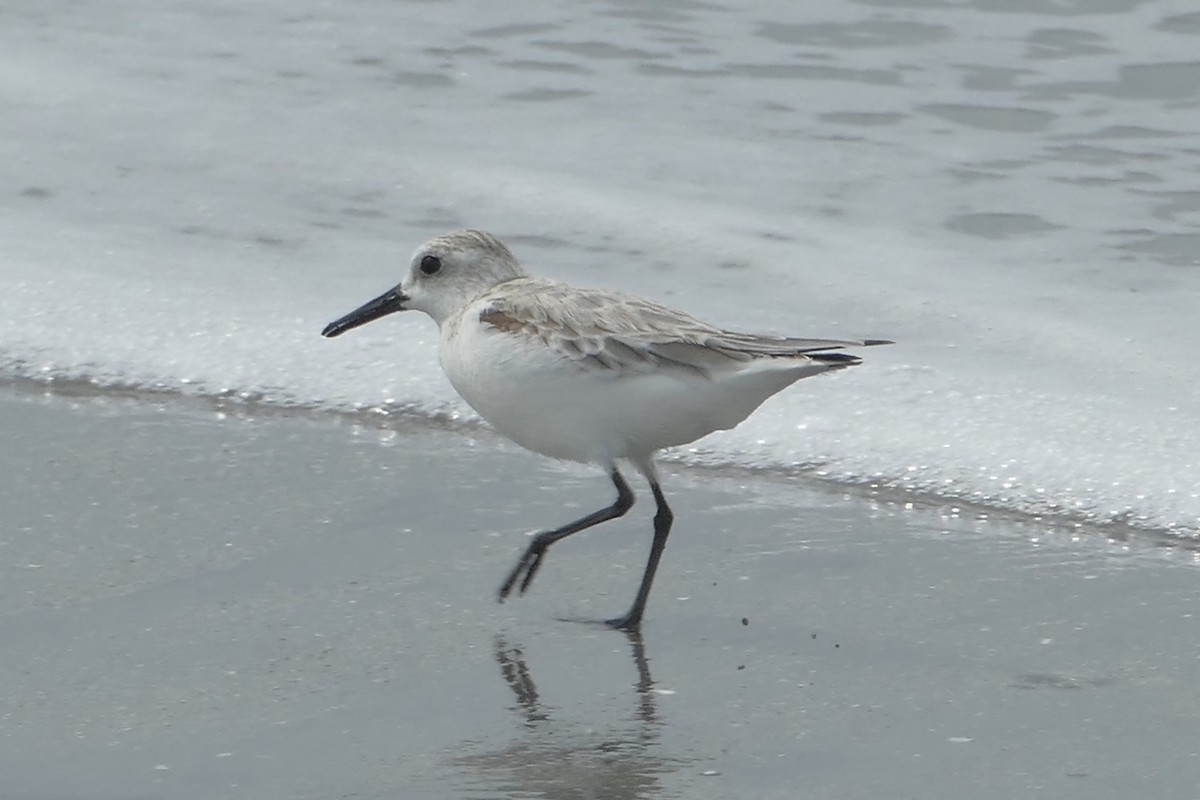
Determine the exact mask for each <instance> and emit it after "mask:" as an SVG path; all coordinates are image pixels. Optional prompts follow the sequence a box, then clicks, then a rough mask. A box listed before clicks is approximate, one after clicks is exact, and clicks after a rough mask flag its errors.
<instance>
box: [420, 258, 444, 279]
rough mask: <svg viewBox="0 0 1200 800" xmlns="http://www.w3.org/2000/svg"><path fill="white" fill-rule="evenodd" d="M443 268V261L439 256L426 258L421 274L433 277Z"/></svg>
mask: <svg viewBox="0 0 1200 800" xmlns="http://www.w3.org/2000/svg"><path fill="white" fill-rule="evenodd" d="M441 268H442V260H441V259H440V258H438V257H437V256H425V257H424V258H422V259H421V272H424V273H425V274H426V275H432V274H433V273H435V272H437V271H438V270H439V269H441Z"/></svg>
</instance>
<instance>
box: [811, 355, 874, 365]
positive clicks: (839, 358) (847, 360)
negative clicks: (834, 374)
mask: <svg viewBox="0 0 1200 800" xmlns="http://www.w3.org/2000/svg"><path fill="white" fill-rule="evenodd" d="M805 355H806V356H808V357H809V358H810V359H811V360H813V361H816V362H817V363H818V364H840V365H841V366H843V367H852V366H854V365H855V364H861V363H862V359H861V358H859V357H858V356H856V355H853V354H851V353H805Z"/></svg>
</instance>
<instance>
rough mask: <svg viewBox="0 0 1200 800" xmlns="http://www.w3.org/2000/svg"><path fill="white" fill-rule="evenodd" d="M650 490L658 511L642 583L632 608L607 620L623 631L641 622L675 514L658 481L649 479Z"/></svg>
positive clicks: (639, 624)
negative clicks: (620, 615) (622, 614)
mask: <svg viewBox="0 0 1200 800" xmlns="http://www.w3.org/2000/svg"><path fill="white" fill-rule="evenodd" d="M650 491H652V492H654V502H655V503H657V504H658V512H657V513H655V515H654V544H652V545H651V546H650V559H649V560H648V561H647V562H646V571H645V573H643V574H642V585H641V587H640V588H639V589H638V593H637V599H636V600H634V601H633V608H631V609H629V613H628V614H626V615H625V616H623V617H617V618H616V619H610V620H608V624H609V625H611V626H612V627H614V628H619V629H621V630H624V631H636V630H638V629H639V628H640V627H641V624H642V613H643V612H644V611H645V610H646V598H648V597H649V596H650V585H651V584H652V583H654V573H655V572H657V571H658V561H659V559H660V558H662V553H663V548H665V547H666V546H667V536H669V535H670V533H671V522H672V521H674V519H675V515H674V514H672V513H671V509H670V507H669V506H668V505H667V498H665V497H663V493H662V489H661V488H659V485H658V481H656V480H654V478H651V479H650Z"/></svg>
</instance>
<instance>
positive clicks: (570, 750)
mask: <svg viewBox="0 0 1200 800" xmlns="http://www.w3.org/2000/svg"><path fill="white" fill-rule="evenodd" d="M626 636H627V637H628V640H629V645H630V649H631V652H632V655H633V663H634V668H635V670H636V673H637V683H635V684H634V685H633V687H632V692H631V694H630V698H631V699H632V700H633V704H632V706H631V708H630V710H629V713H628V714H627V715H621V716H620V717H617V719H618V720H622V722H621V723H619V724H616V725H610V726H609V729H607V730H604V729H596V728H588V729H581V728H580V727H579V726H578V725H576V724H574V723H571V722H564V721H559V720H556V719H555V717H554V714H553V710H554V707H553V706H550V705H548V704H547V703H546V702H544V701H543V699H542V697H541V696H540V694H539V693H538V688H537V685H536V683H535V682H534V679H533V672H532V671H531V669H530V667H529V664H528V662H527V661H526V660H525V653H524V651H523V650H522V648H521V647H519V646H514V645H512V644H510V643H509V642H508V641H507V640H506V639H505V638H504V637H503V636H497V637H496V639H495V642H494V655H495V660H496V663H497V664H498V665H499V667H500V676H501V678H503V679H504V682H505V683H506V684H507V685H508V687H509V688H510V689H511V690H512V692H513V695H514V696H515V697H516V705H515V706H513V710H514V711H516V712H517V713H518V714H520V716H521V718H522V721H523V723H524V724H523V727H524V731H525V732H524V734H523V735H522V736H521V738H520V739H518V740H517V741H515V742H513V743H512V744H510V745H509V746H508V747H506V748H504V749H502V750H499V751H495V752H490V753H482V754H474V755H469V756H464V757H461V758H459V759H457V761H458V763H459V764H461V765H464V766H469V767H471V769H472V771H473V772H475V773H476V774H477V777H481V778H483V780H484V782H485V783H486V784H487V785H488V787H489V788H491V789H493V790H496V791H501V792H503V793H504V794H511V795H516V796H524V794H526V793H529V794H531V795H535V796H542V797H547V798H552V799H553V800H560V799H561V800H584V799H585V798H587V800H636V798H645V797H650V796H653V795H656V794H658V792H659V791H660V789H661V785H660V776H661V775H662V774H664V773H668V772H673V771H675V770H676V769H678V768H679V767H680V766H682V763H683V761H682V760H681V759H677V758H668V757H665V756H664V755H663V754H661V753H659V752H657V751H658V748H659V735H658V732H659V730H660V728H661V725H662V723H661V721H660V719H659V716H658V707H657V704H656V702H655V701H656V697H657V692H656V690H655V686H654V679H653V678H652V677H651V674H650V664H649V661H648V660H647V659H646V649H645V644H644V643H643V641H642V637H641V634H640V633H637V632H629V633H626ZM627 723H632V725H630V724H627Z"/></svg>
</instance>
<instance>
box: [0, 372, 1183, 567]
mask: <svg viewBox="0 0 1200 800" xmlns="http://www.w3.org/2000/svg"><path fill="white" fill-rule="evenodd" d="M5 390H9V391H12V392H14V393H15V394H17V395H18V396H21V395H27V396H51V397H61V398H64V399H80V400H88V399H96V400H105V399H110V400H124V401H128V402H131V403H150V404H156V403H162V404H167V405H169V406H173V407H176V408H178V409H180V410H191V411H200V412H218V413H222V414H228V415H231V416H234V417H238V418H241V419H255V418H262V419H288V418H296V419H305V420H310V421H314V422H320V421H327V422H331V423H332V424H335V425H351V426H362V427H364V428H367V429H371V430H377V431H380V432H392V433H395V432H400V431H404V430H407V429H411V428H416V429H424V430H438V431H447V432H452V433H456V434H459V435H462V436H483V437H488V438H490V439H491V440H492V441H494V442H497V443H498V446H505V447H513V446H514V445H512V443H511V442H508V441H507V440H506V439H504V438H503V437H502V436H500V435H499V434H497V433H496V432H495V431H493V430H492V429H491V428H490V427H489V426H488V425H487V423H486V422H484V421H483V420H481V419H479V418H478V417H474V416H471V417H462V416H460V415H458V414H451V413H444V414H438V413H433V414H431V413H428V412H426V411H423V410H422V411H418V410H414V409H412V408H409V407H405V406H398V407H392V408H386V409H385V408H382V407H380V406H363V407H362V408H359V409H355V410H346V409H337V408H330V407H321V406H317V405H314V404H307V403H288V402H281V401H264V400H262V399H261V397H260V396H255V395H253V394H250V393H245V392H242V393H238V392H232V391H231V392H230V393H228V394H224V395H211V394H199V393H193V392H188V391H187V390H186V389H183V388H179V387H167V386H162V387H144V386H135V385H129V384H100V383H96V382H93V381H89V380H84V379H78V378H54V377H52V378H49V379H38V378H31V377H28V376H20V375H18V376H12V375H6V376H0V391H5ZM547 460H548V461H553V460H552V459H547ZM657 461H658V463H659V464H660V465H663V466H669V467H671V468H672V469H674V470H682V471H686V472H690V473H694V474H697V475H711V476H714V477H716V478H753V479H755V480H762V481H766V482H769V483H772V484H774V485H777V486H780V487H786V486H792V485H795V484H796V483H797V482H800V483H802V484H803V485H804V486H805V487H806V488H809V489H813V490H816V491H823V492H829V493H831V494H837V495H847V496H852V497H855V498H857V499H859V500H861V501H863V502H870V503H878V502H882V503H890V504H894V505H897V506H900V507H908V508H916V509H919V510H921V511H924V512H930V513H941V514H943V515H944V516H945V517H946V518H947V519H948V520H949V519H953V520H956V521H957V520H976V521H979V522H987V521H997V522H1000V523H1004V524H1011V525H1024V526H1035V527H1043V528H1046V529H1048V530H1050V531H1053V532H1054V533H1055V534H1057V535H1067V536H1077V535H1083V536H1089V537H1096V538H1100V539H1103V540H1105V541H1106V542H1108V543H1119V544H1122V545H1127V546H1130V547H1136V548H1148V549H1151V550H1157V549H1163V550H1179V551H1182V552H1188V553H1200V531H1191V530H1188V529H1180V528H1169V527H1154V526H1138V525H1134V524H1131V523H1130V522H1128V521H1116V520H1113V521H1099V520H1095V519H1091V518H1088V517H1087V516H1086V515H1083V514H1074V513H1071V512H1065V511H1064V512H1063V513H1060V514H1040V513H1034V512H1026V511H1021V510H1018V509H1010V508H1004V507H1000V506H992V505H988V504H986V503H982V502H979V501H974V500H968V499H962V498H958V497H954V496H947V495H939V494H936V493H930V492H915V491H911V490H908V489H904V488H902V487H891V486H886V485H881V484H880V483H874V482H872V481H870V480H863V481H840V480H838V479H836V478H831V477H827V476H824V475H820V474H817V473H818V471H819V470H820V469H821V466H820V465H816V466H809V467H793V468H788V467H783V466H747V465H744V464H738V463H735V462H720V461H714V462H707V463H706V462H704V461H686V460H683V459H681V458H678V457H675V456H673V455H672V451H665V452H664V453H660V454H659V456H658V458H657ZM573 466H581V465H573ZM582 466H583V468H584V469H587V468H588V466H587V465H582Z"/></svg>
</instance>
